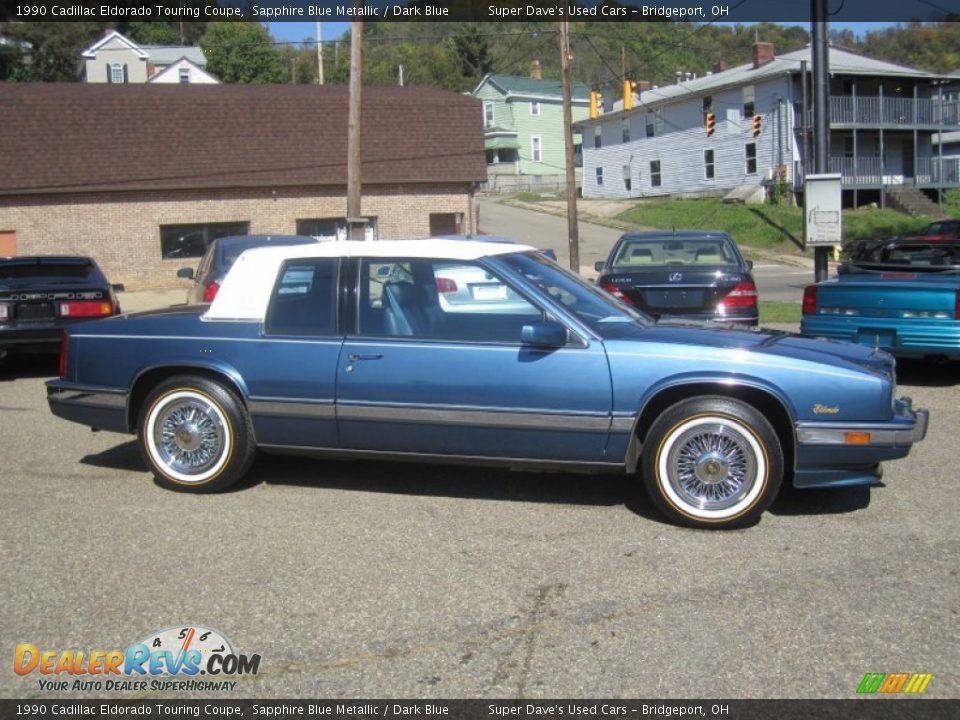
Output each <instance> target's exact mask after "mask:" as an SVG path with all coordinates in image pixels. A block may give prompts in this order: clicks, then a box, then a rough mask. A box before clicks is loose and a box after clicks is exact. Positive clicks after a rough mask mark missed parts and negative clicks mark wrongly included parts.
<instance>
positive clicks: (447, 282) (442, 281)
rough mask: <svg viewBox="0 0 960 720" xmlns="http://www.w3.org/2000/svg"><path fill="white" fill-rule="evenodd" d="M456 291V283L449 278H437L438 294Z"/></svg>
mask: <svg viewBox="0 0 960 720" xmlns="http://www.w3.org/2000/svg"><path fill="white" fill-rule="evenodd" d="M456 291H457V282H456V281H455V280H451V279H450V278H444V277H438V278H437V292H438V293H443V294H447V293H455V292H456Z"/></svg>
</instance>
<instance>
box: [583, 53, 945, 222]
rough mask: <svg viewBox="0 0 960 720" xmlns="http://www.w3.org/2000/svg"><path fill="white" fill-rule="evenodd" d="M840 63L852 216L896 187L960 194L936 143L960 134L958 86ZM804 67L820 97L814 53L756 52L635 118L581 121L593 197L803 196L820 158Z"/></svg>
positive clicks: (836, 148)
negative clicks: (782, 188)
mask: <svg viewBox="0 0 960 720" xmlns="http://www.w3.org/2000/svg"><path fill="white" fill-rule="evenodd" d="M829 58H830V90H829V93H830V129H831V135H830V150H829V152H830V168H829V171H830V172H837V173H841V174H842V176H843V189H844V200H845V202H846V203H847V204H848V205H856V204H861V203H864V202H874V201H877V202H881V203H882V202H884V198H885V196H886V194H887V192H888V190H889V189H890V188H891V187H893V186H910V187H915V188H918V189H920V190H924V191H926V192H927V193H933V192H936V191H939V190H941V189H942V188H944V187H955V186H958V185H960V177H958V160H957V159H954V158H945V157H943V156H942V154H941V152H940V151H939V150H938V148H937V146H936V145H935V144H934V141H933V140H934V137H935V136H937V135H938V134H939V133H941V132H948V131H950V130H957V129H960V112H958V100H957V96H956V94H954V93H951V92H950V91H951V88H952V87H955V86H956V84H957V78H955V77H954V78H951V77H950V76H946V75H935V74H931V73H926V72H923V71H920V70H916V69H913V68H908V67H904V66H901V65H896V64H893V63H889V62H883V61H880V60H874V59H871V58H867V57H863V56H861V55H857V54H855V53H852V52H849V51H846V50H842V49H840V48H831V49H830V52H829ZM804 63H806V65H804ZM803 67H806V69H807V73H808V87H809V88H810V90H809V93H810V96H812V78H811V76H810V75H809V73H810V72H811V70H812V58H811V49H810V47H807V48H804V49H802V50H797V51H794V52H791V53H787V54H784V55H781V56H776V55H775V54H774V49H773V46H772V45H771V44H769V43H755V44H754V47H753V62H751V63H748V64H745V65H741V66H739V67H734V68H730V69H728V70H720V71H718V72H713V73H710V74H708V75H706V76H704V77H700V78H692V79H688V80H685V81H682V82H678V83H677V84H675V85H668V86H665V87H659V88H652V89H648V90H643V91H641V92H640V94H639V95H638V96H636V95H635V96H634V107H633V109H632V110H628V111H623V110H622V107H623V106H622V104H620V105H619V108H617V106H614V110H613V111H612V112H607V113H604V114H602V115H600V116H599V117H597V118H594V119H589V120H585V121H581V122H580V123H578V125H579V126H580V128H581V129H582V131H583V195H584V197H592V198H599V197H608V198H633V197H650V196H658V195H669V196H701V195H719V194H724V193H726V192H728V191H730V190H732V189H734V188H738V187H743V186H751V185H752V186H760V185H763V184H769V183H772V182H774V181H776V182H782V183H786V184H788V186H789V187H791V188H793V189H794V190H798V191H799V190H800V189H801V188H802V181H803V177H804V173H805V172H808V171H809V170H807V165H806V163H807V162H810V161H811V156H812V147H813V146H812V135H811V134H809V133H807V132H806V131H805V128H804V123H805V121H806V122H807V123H808V125H809V126H812V111H811V108H809V107H807V106H806V105H805V103H804V101H803V97H802V86H803V82H802V79H801V78H802V68H803ZM708 123H710V124H711V127H710V128H708Z"/></svg>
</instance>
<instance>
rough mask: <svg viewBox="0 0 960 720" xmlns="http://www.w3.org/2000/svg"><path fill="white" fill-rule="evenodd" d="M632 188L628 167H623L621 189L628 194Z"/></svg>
mask: <svg viewBox="0 0 960 720" xmlns="http://www.w3.org/2000/svg"><path fill="white" fill-rule="evenodd" d="M631 187H633V183H632V182H631V180H630V166H629V165H624V166H623V189H624V190H626V191H627V192H630V188H631Z"/></svg>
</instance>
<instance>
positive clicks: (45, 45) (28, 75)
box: [0, 22, 112, 82]
mask: <svg viewBox="0 0 960 720" xmlns="http://www.w3.org/2000/svg"><path fill="white" fill-rule="evenodd" d="M111 27H112V25H111V23H102V22H79V23H70V22H29V23H28V22H6V23H0V33H2V34H3V35H6V36H8V37H11V38H14V39H15V40H19V41H20V42H21V43H28V45H26V46H24V47H22V48H21V47H16V48H13V49H12V50H11V55H10V56H8V58H7V59H6V60H5V61H3V62H0V72H2V73H4V74H3V75H0V79H3V80H14V81H19V82H76V81H78V80H79V79H80V68H81V58H80V51H81V50H83V49H84V48H86V47H88V46H89V45H91V44H93V42H94V41H95V40H96V39H97V38H99V37H101V36H102V35H103V33H104V32H105V31H106V30H108V29H110V28H111Z"/></svg>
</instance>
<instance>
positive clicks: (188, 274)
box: [177, 268, 193, 280]
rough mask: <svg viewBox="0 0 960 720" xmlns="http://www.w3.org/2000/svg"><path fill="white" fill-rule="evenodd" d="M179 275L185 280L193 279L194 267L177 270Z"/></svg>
mask: <svg viewBox="0 0 960 720" xmlns="http://www.w3.org/2000/svg"><path fill="white" fill-rule="evenodd" d="M177 277H178V278H184V279H185V280H193V268H180V269H179V270H177Z"/></svg>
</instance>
